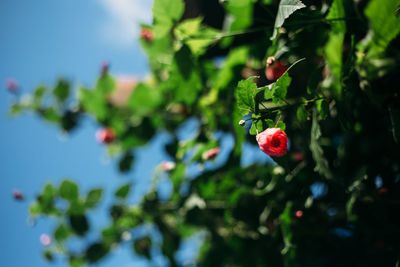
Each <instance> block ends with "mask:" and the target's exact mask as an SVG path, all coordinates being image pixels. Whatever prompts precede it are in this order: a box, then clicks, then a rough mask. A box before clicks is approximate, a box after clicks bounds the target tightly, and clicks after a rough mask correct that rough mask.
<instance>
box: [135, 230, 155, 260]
mask: <svg viewBox="0 0 400 267" xmlns="http://www.w3.org/2000/svg"><path fill="white" fill-rule="evenodd" d="M133 249H134V251H135V253H136V254H137V255H142V256H145V257H146V258H147V259H150V249H151V238H150V237H149V236H145V237H142V238H139V239H136V240H135V242H133Z"/></svg>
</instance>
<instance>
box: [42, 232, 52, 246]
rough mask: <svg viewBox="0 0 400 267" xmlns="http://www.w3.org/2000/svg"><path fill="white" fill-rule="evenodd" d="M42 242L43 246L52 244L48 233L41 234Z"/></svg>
mask: <svg viewBox="0 0 400 267" xmlns="http://www.w3.org/2000/svg"><path fill="white" fill-rule="evenodd" d="M40 243H42V245H43V246H49V245H50V244H51V237H50V236H49V235H47V234H42V235H41V236H40Z"/></svg>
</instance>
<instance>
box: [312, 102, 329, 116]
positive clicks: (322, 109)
mask: <svg viewBox="0 0 400 267" xmlns="http://www.w3.org/2000/svg"><path fill="white" fill-rule="evenodd" d="M315 104H316V106H317V110H318V112H319V114H320V115H321V119H323V120H325V119H326V118H328V115H329V104H328V102H326V100H325V99H319V100H317V101H316V102H315Z"/></svg>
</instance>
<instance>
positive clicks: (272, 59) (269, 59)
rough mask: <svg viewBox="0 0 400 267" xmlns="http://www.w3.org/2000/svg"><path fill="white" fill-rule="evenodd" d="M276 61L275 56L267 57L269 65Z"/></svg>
mask: <svg viewBox="0 0 400 267" xmlns="http://www.w3.org/2000/svg"><path fill="white" fill-rule="evenodd" d="M274 62H275V58H274V57H268V58H267V65H268V66H269V65H271V64H273V63H274Z"/></svg>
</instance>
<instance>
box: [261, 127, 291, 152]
mask: <svg viewBox="0 0 400 267" xmlns="http://www.w3.org/2000/svg"><path fill="white" fill-rule="evenodd" d="M256 139H257V142H258V145H259V147H260V149H261V150H262V151H263V152H264V153H265V154H267V155H269V156H276V157H281V156H283V155H285V154H286V152H287V142H288V139H287V136H286V133H285V132H283V131H282V130H281V129H279V128H268V129H266V130H265V131H263V132H261V133H259V134H257V136H256Z"/></svg>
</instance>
